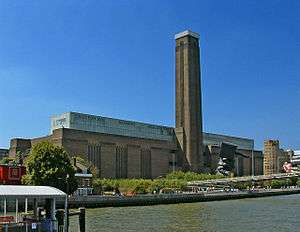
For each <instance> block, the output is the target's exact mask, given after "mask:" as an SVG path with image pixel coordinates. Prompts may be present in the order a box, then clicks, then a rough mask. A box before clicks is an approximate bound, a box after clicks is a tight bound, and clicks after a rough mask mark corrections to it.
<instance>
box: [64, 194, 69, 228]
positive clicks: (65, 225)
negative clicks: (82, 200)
mask: <svg viewBox="0 0 300 232" xmlns="http://www.w3.org/2000/svg"><path fill="white" fill-rule="evenodd" d="M68 229H69V228H68V195H66V199H65V216H64V232H68Z"/></svg>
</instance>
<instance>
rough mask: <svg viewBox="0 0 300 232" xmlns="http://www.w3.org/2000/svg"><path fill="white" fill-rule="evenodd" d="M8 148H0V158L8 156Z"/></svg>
mask: <svg viewBox="0 0 300 232" xmlns="http://www.w3.org/2000/svg"><path fill="white" fill-rule="evenodd" d="M8 153H9V150H8V149H3V148H2V149H0V160H1V159H3V158H4V157H6V156H8Z"/></svg>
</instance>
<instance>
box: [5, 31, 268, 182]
mask: <svg viewBox="0 0 300 232" xmlns="http://www.w3.org/2000/svg"><path fill="white" fill-rule="evenodd" d="M175 40H176V55H175V62H176V127H175V128H174V127H166V126H161V125H153V124H148V123H141V122H134V121H128V120H121V119H113V118H108V117H102V116H95V115H89V114H82V113H76V112H67V113H64V114H61V115H58V116H54V117H52V119H51V133H50V135H48V136H45V137H42V138H36V139H12V140H11V146H10V156H15V155H16V152H17V151H21V152H22V151H26V150H28V149H30V148H31V147H32V146H33V145H34V144H36V143H37V142H39V141H45V140H47V141H50V142H52V143H54V144H56V145H59V146H62V147H64V148H65V150H66V151H67V152H68V153H69V154H70V156H73V155H81V156H83V157H85V158H86V159H88V160H89V161H90V162H91V163H93V164H94V166H95V167H96V168H97V170H98V176H99V177H102V178H156V177H159V176H164V175H166V174H167V173H169V172H171V171H174V170H191V171H195V172H203V171H205V172H214V171H215V169H214V168H215V165H216V164H215V159H214V157H217V155H218V153H217V151H215V150H214V151H211V150H209V149H208V145H213V146H220V144H222V142H227V143H228V142H229V143H231V144H234V145H236V146H237V148H238V149H239V150H240V152H241V153H245V156H243V158H242V160H241V158H240V160H239V162H240V163H238V164H239V166H238V170H237V174H238V175H243V174H245V175H248V173H249V172H250V171H249V170H248V169H249V165H248V163H247V162H249V156H248V155H247V154H249V153H251V151H252V150H253V147H254V141H253V140H250V139H244V138H236V137H232V136H225V135H217V134H208V133H203V131H202V110H201V108H202V101H201V79H200V57H199V35H198V34H197V33H194V32H191V31H184V32H182V33H179V34H177V35H176V36H175ZM259 156H260V157H261V158H257V159H256V160H257V162H258V166H259V165H260V167H261V170H262V154H258V153H257V157H259ZM244 159H245V161H244ZM246 159H247V161H246ZM260 160H261V161H260ZM244 162H245V164H242V163H244ZM257 170H258V171H257V174H261V173H260V168H257Z"/></svg>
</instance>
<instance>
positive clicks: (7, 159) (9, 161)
mask: <svg viewBox="0 0 300 232" xmlns="http://www.w3.org/2000/svg"><path fill="white" fill-rule="evenodd" d="M0 164H16V162H15V159H14V158H11V157H4V158H3V159H1V160H0Z"/></svg>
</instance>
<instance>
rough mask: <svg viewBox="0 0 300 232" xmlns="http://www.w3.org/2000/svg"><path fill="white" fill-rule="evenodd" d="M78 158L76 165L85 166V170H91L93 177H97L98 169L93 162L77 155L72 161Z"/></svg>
mask: <svg viewBox="0 0 300 232" xmlns="http://www.w3.org/2000/svg"><path fill="white" fill-rule="evenodd" d="M74 158H76V163H77V164H81V165H83V166H84V167H85V168H87V169H89V171H90V172H91V174H92V175H93V177H95V176H97V169H96V167H95V166H94V165H93V163H92V162H89V161H88V159H87V158H86V156H84V155H75V156H73V157H72V159H74Z"/></svg>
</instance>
